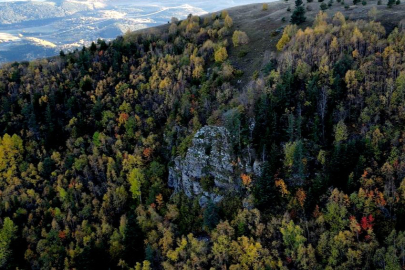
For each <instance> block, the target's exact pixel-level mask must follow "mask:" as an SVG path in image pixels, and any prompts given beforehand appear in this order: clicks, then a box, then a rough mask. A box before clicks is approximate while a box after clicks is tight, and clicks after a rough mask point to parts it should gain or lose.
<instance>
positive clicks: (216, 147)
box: [169, 126, 240, 206]
mask: <svg viewBox="0 0 405 270" xmlns="http://www.w3.org/2000/svg"><path fill="white" fill-rule="evenodd" d="M232 161H233V154H232V147H231V144H230V134H229V132H228V130H227V129H226V128H224V127H215V126H205V127H203V128H201V129H200V130H199V131H198V132H197V133H196V134H195V136H194V138H193V141H192V145H191V147H190V148H189V149H188V151H187V154H186V156H185V158H181V157H177V158H176V159H175V160H174V165H173V166H172V167H170V168H169V187H172V188H174V190H175V192H179V191H184V193H185V194H186V195H187V196H188V197H190V198H191V197H196V196H197V197H199V203H200V205H201V206H204V205H205V204H206V203H207V202H208V201H209V200H210V199H211V200H213V201H214V202H215V203H217V202H219V201H221V199H222V198H223V195H224V194H225V192H228V191H233V190H237V189H239V188H240V183H239V182H240V179H239V177H235V175H234V168H233V166H232Z"/></svg>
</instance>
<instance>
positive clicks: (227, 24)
mask: <svg viewBox="0 0 405 270" xmlns="http://www.w3.org/2000/svg"><path fill="white" fill-rule="evenodd" d="M224 23H225V27H226V28H231V27H232V26H233V20H232V18H231V16H229V15H226V17H225V21H224Z"/></svg>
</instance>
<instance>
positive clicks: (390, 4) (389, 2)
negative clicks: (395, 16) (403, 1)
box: [387, 0, 395, 8]
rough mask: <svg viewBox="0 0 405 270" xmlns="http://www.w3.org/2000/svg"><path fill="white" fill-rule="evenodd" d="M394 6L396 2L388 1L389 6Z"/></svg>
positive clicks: (393, 0)
mask: <svg viewBox="0 0 405 270" xmlns="http://www.w3.org/2000/svg"><path fill="white" fill-rule="evenodd" d="M393 5H395V0H388V3H387V6H388V7H389V8H392V6H393Z"/></svg>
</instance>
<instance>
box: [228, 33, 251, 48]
mask: <svg viewBox="0 0 405 270" xmlns="http://www.w3.org/2000/svg"><path fill="white" fill-rule="evenodd" d="M232 42H233V45H234V46H235V47H238V46H239V45H245V44H248V43H249V37H248V36H247V34H246V33H245V32H242V31H239V30H236V31H235V32H233V36H232Z"/></svg>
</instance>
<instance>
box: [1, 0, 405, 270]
mask: <svg viewBox="0 0 405 270" xmlns="http://www.w3.org/2000/svg"><path fill="white" fill-rule="evenodd" d="M301 4H302V2H301V3H300V4H299V5H298V7H300V6H301ZM267 9H268V6H267V5H266V6H265V5H263V11H262V12H265V11H266V10H267ZM304 21H305V20H304ZM234 23H235V22H234V21H233V19H232V18H231V16H230V15H229V14H228V12H226V11H223V12H222V13H219V14H213V15H212V16H211V15H210V16H205V17H197V16H192V15H190V16H189V17H188V18H187V19H186V20H183V21H177V20H172V22H171V23H170V24H169V25H168V26H167V27H162V28H158V29H151V30H149V31H145V32H142V33H127V34H125V35H124V36H123V37H119V38H117V39H116V40H114V41H112V42H111V43H106V42H104V41H102V40H99V41H98V42H97V43H93V44H92V45H91V46H90V47H88V48H83V49H81V50H76V51H74V52H71V53H63V52H61V54H60V56H59V57H54V58H50V59H42V60H37V61H32V62H21V63H10V64H7V65H4V66H3V67H2V68H1V69H0V100H1V103H0V135H1V138H0V197H1V201H0V221H1V226H0V268H5V269H15V268H17V267H18V268H19V269H108V268H110V269H118V268H122V269H139V270H140V269H142V270H147V269H232V270H236V269H360V268H365V269H403V268H404V266H405V154H404V150H405V149H404V147H405V145H404V143H405V125H404V123H405V28H404V27H403V26H401V25H398V26H397V27H396V28H395V29H393V30H392V31H390V32H387V30H386V29H385V28H384V27H383V26H382V25H381V23H380V22H378V21H375V20H374V18H373V16H370V20H349V19H348V18H345V16H344V15H343V14H342V13H340V12H338V13H336V14H335V15H334V16H333V17H328V15H327V14H326V13H323V12H320V13H319V14H318V15H317V16H316V18H315V20H314V22H313V25H312V26H309V27H307V28H303V27H301V28H300V27H298V26H296V25H293V24H291V25H288V26H287V27H285V28H284V30H283V31H282V33H281V34H280V36H279V37H278V39H279V41H278V43H277V46H276V47H277V49H278V51H277V52H276V51H275V48H269V49H270V50H273V53H271V54H266V55H265V57H264V59H265V61H266V62H265V65H263V67H262V68H261V70H257V72H254V74H253V76H252V77H251V78H250V81H249V83H247V84H246V85H243V86H242V85H240V83H238V82H240V77H241V76H243V71H241V70H240V69H238V68H237V67H234V66H233V65H232V63H231V61H229V57H230V52H231V51H232V50H234V49H235V48H238V47H239V48H240V47H244V48H249V33H246V32H244V31H241V30H239V29H236V27H235V25H234ZM241 52H242V53H239V56H238V57H240V58H243V57H245V53H243V51H241ZM205 126H218V127H225V128H226V130H227V132H228V133H229V138H230V142H229V147H230V148H232V149H231V150H232V152H233V153H234V158H235V160H234V161H233V162H232V163H233V164H232V166H233V167H235V176H234V178H233V179H230V181H234V183H237V185H238V187H237V188H235V189H232V190H228V191H227V192H226V193H225V194H223V193H221V194H222V195H221V196H222V197H221V200H219V201H217V202H214V201H212V200H210V201H208V202H207V203H205V204H201V203H199V198H197V197H193V196H187V195H186V194H185V193H184V192H182V191H181V190H180V191H176V192H174V191H173V189H172V188H170V187H169V186H168V176H169V171H170V168H172V166H173V161H174V159H175V158H177V157H180V158H187V153H188V150H189V149H190V147H192V146H193V138H194V136H195V134H197V133H198V131H199V130H201V128H202V127H205ZM228 133H226V134H228ZM224 136H225V135H224ZM207 151H208V152H210V151H211V149H208V150H207ZM240 164H245V165H243V166H241V165H240ZM255 164H256V165H257V164H259V165H257V166H259V167H260V168H259V169H256V170H249V169H247V168H249V167H251V166H253V165H255ZM256 165H255V166H256ZM195 181H200V182H201V185H202V186H203V187H204V188H207V189H209V190H210V191H212V192H219V191H218V189H215V188H214V187H213V185H215V183H214V182H215V181H214V180H213V179H210V178H209V177H203V178H201V179H196V180H195ZM221 192H223V191H221Z"/></svg>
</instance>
